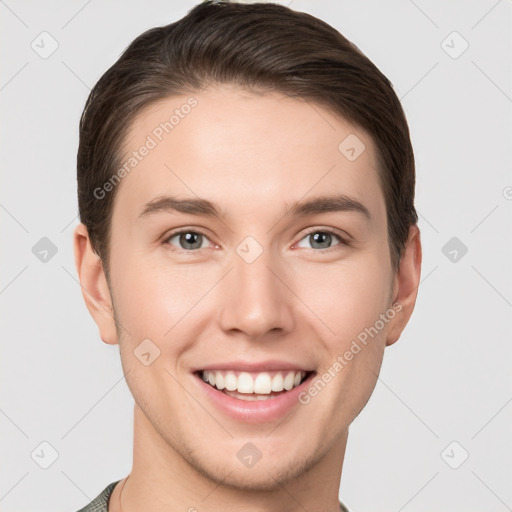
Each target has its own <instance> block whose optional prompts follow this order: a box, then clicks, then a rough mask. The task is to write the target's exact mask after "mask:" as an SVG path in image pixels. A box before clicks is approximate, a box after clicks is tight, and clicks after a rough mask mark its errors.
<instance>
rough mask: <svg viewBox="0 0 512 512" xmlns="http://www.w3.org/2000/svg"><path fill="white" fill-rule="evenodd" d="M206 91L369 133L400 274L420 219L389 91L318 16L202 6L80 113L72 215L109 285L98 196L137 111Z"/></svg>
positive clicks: (145, 46) (150, 43) (143, 43)
mask: <svg viewBox="0 0 512 512" xmlns="http://www.w3.org/2000/svg"><path fill="white" fill-rule="evenodd" d="M211 83H214V84H236V85H239V86H242V87H249V88H252V89H254V90H256V89H258V90H268V91H276V92H281V93H284V94H286V95H288V96H291V97H295V98H301V99H306V100H312V101H313V102H316V103H318V104H320V105H323V106H326V107H327V108H328V109H329V110H332V111H333V112H335V113H336V114H339V115H341V116H342V117H344V118H345V119H347V120H348V121H349V122H351V123H353V124H355V125H356V126H359V127H362V128H363V129H365V130H366V131H367V132H368V133H369V134H370V135H371V136H372V138H373V141H374V143H375V144H376V148H377V155H378V162H379V165H378V167H379V169H378V170H379V177H380V183H381V186H382V190H383V193H384V197H385V200H386V209H387V221H388V239H389V246H390V253H391V260H392V264H393V267H394V268H395V269H396V268H398V265H399V261H400V257H401V255H402V253H403V249H404V247H405V243H406V241H407V237H408V233H409V228H410V226H411V225H413V224H416V223H417V220H418V217H417V214H416V210H415V208H414V186H415V165H414V154H413V150H412V145H411V141H410V136H409V128H408V125H407V121H406V118H405V115H404V112H403V110H402V107H401V105H400V101H399V99H398V97H397V96H396V94H395V92H394V90H393V87H392V84H391V82H390V81H389V80H388V79H387V78H386V77H385V76H384V75H383V74H382V73H381V72H380V71H379V69H378V68H377V67H376V66H375V65H374V64H373V63H372V62H371V61H370V60H369V59H368V58H367V57H366V56H365V55H364V54H363V53H362V52H361V51H360V50H359V49H358V48H357V46H355V45H354V44H353V43H351V42H350V41H348V40H347V39H346V38H345V37H344V36H343V35H341V34H340V33H339V32H338V31H337V30H335V29H334V28H333V27H331V26H330V25H329V24H327V23H325V22H324V21H322V20H320V19H318V18H315V17H314V16H311V15H309V14H306V13H303V12H298V11H294V10H292V9H290V8H288V7H285V6H282V5H279V4H271V3H252V4H250V3H248V4H246V3H234V2H229V1H222V0H221V1H215V0H207V1H204V2H202V3H200V4H198V5H197V6H196V7H194V8H193V9H192V10H191V11H190V12H189V13H188V14H187V15H186V16H185V17H183V18H182V19H181V20H179V21H177V22H175V23H171V24H169V25H166V26H163V27H156V28H152V29H150V30H147V31H146V32H144V33H143V34H141V35H140V36H138V37H137V38H136V39H135V40H134V41H133V42H132V43H131V44H130V45H129V46H128V47H127V48H126V50H125V51H124V52H123V54H122V55H121V57H120V58H119V59H118V60H117V62H116V63H115V64H114V65H112V66H111V67H110V68H109V69H108V70H107V71H106V72H105V74H104V75H103V76H102V77H101V78H100V79H99V81H98V82H97V83H96V85H95V86H94V88H93V89H92V90H91V93H90V95H89V97H88V99H87V102H86V104H85V108H84V111H83V113H82V116H81V118H80V142H79V147H78V155H77V181H78V207H79V214H80V220H81V222H83V223H84V224H85V226H86V227H87V229H88V232H89V237H90V239H91V244H92V247H93V249H94V250H95V252H96V253H97V254H98V255H99V256H100V258H101V260H102V263H103V266H104V269H105V272H106V274H107V277H108V274H109V272H108V270H109V238H110V227H111V219H112V211H113V204H114V198H115V195H116V192H117V189H118V187H114V188H113V190H112V191H111V192H110V193H109V194H106V195H105V197H103V198H102V199H98V198H97V195H96V194H95V192H94V191H95V190H97V189H98V188H99V187H102V186H103V185H104V183H106V182H107V181H108V180H109V178H111V177H112V176H113V175H114V174H115V172H116V170H117V169H118V168H119V167H120V166H121V165H122V163H121V158H122V155H121V152H122V148H123V142H124V139H125V137H126V134H127V131H128V129H129V127H130V124H131V123H132V122H133V121H134V119H135V117H136V116H137V115H138V114H139V113H140V112H141V111H142V110H143V109H145V108H146V107H148V106H150V105H151V104H153V103H155V102H157V101H159V100H162V99H164V98H168V97H171V96H175V95H181V94H184V93H186V92H193V91H199V90H201V89H204V88H205V87H207V86H208V85H209V84H211ZM340 142H341V141H340Z"/></svg>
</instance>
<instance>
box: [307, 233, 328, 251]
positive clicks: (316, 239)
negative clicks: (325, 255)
mask: <svg viewBox="0 0 512 512" xmlns="http://www.w3.org/2000/svg"><path fill="white" fill-rule="evenodd" d="M310 236H312V237H313V243H312V244H311V245H312V246H313V247H315V246H314V244H320V245H323V246H322V247H319V248H320V249H326V248H328V246H329V242H330V241H331V234H330V233H325V232H323V231H319V232H317V233H314V234H313V235H310ZM326 244H327V245H326ZM317 248H318V247H317Z"/></svg>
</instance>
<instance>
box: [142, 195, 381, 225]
mask: <svg viewBox="0 0 512 512" xmlns="http://www.w3.org/2000/svg"><path fill="white" fill-rule="evenodd" d="M286 206H287V208H286V210H287V214H288V213H290V214H291V215H292V216H297V217H303V216H306V215H315V214H321V213H328V212H358V213H360V214H362V215H363V216H364V217H366V219H367V220H369V221H371V220H372V216H371V214H370V211H369V210H368V208H366V206H364V205H363V204H362V203H361V202H359V201H357V200H356V199H354V198H351V197H348V196H346V195H343V194H337V195H330V196H325V195H323V196H317V197H313V198H311V199H308V200H307V201H302V202H301V201H296V202H294V203H292V204H291V205H289V204H288V203H287V204H286ZM176 212H177V213H188V214H190V215H198V216H204V217H215V218H219V219H220V218H222V217H224V214H223V213H222V212H221V210H220V208H219V207H218V206H217V205H216V204H215V203H212V202H211V201H208V200H207V199H201V198H197V199H194V198H190V199H179V198H177V197H174V196H164V197H157V198H155V199H153V200H152V201H150V202H148V203H146V204H145V205H144V209H143V210H142V212H141V213H140V214H139V217H138V218H139V219H140V218H143V217H148V216H150V215H154V214H157V213H176Z"/></svg>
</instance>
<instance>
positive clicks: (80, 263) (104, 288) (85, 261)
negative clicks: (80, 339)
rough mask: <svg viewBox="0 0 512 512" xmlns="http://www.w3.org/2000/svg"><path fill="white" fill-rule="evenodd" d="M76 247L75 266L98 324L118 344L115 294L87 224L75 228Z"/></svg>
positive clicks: (107, 338)
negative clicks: (111, 293) (95, 250)
mask: <svg viewBox="0 0 512 512" xmlns="http://www.w3.org/2000/svg"><path fill="white" fill-rule="evenodd" d="M73 247H74V253H75V266H76V270H77V273H78V279H79V281H80V286H81V288H82V296H83V298H84V301H85V304H86V306H87V309H88V310H89V313H90V314H91V316H92V317H93V319H94V321H95V322H96V325H97V326H98V329H99V332H100V337H101V339H102V340H103V341H104V342H105V343H108V344H111V345H115V344H117V343H118V340H117V332H116V328H115V321H114V316H113V315H114V310H113V307H112V297H111V295H110V290H109V287H108V283H107V279H106V276H105V272H104V270H103V264H102V261H101V259H100V257H99V256H98V255H97V254H96V253H95V252H94V250H93V248H92V245H91V241H90V238H89V233H88V231H87V227H86V226H85V225H84V224H83V223H80V224H79V225H78V226H77V227H76V228H75V231H74V233H73Z"/></svg>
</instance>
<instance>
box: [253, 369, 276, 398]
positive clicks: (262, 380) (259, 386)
mask: <svg viewBox="0 0 512 512" xmlns="http://www.w3.org/2000/svg"><path fill="white" fill-rule="evenodd" d="M271 391H272V381H271V380H270V375H269V374H268V373H260V374H259V375H258V376H257V377H256V378H255V379H254V392H255V393H258V394H259V395H268V394H269V393H270V392H271Z"/></svg>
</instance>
